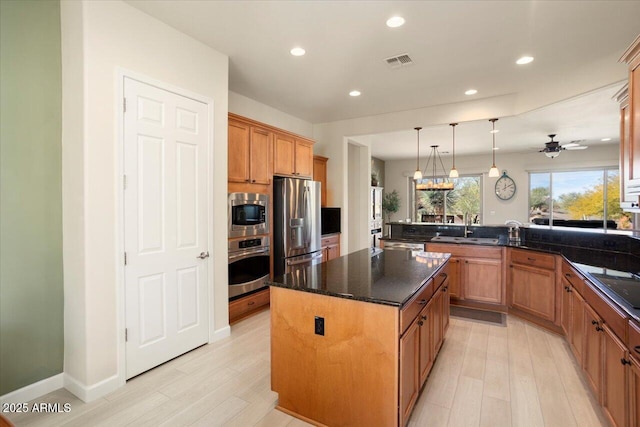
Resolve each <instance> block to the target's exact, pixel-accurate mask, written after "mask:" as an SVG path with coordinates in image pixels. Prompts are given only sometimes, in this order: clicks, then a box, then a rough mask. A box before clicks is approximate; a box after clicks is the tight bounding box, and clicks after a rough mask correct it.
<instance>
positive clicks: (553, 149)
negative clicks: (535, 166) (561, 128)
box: [540, 133, 589, 159]
mask: <svg viewBox="0 0 640 427" xmlns="http://www.w3.org/2000/svg"><path fill="white" fill-rule="evenodd" d="M547 136H548V137H549V138H551V141H549V142H546V143H545V144H544V148H543V149H542V150H540V153H544V155H545V156H547V157H549V158H550V159H553V158H555V157H558V156H559V155H560V152H561V151H562V150H584V149H586V148H589V147H588V146H586V145H580V141H571V142H570V143H568V144H565V145H560V142H558V141H554V140H553V138H555V137H556V134H555V133H552V134H550V135H547Z"/></svg>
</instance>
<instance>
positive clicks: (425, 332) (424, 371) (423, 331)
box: [418, 304, 434, 387]
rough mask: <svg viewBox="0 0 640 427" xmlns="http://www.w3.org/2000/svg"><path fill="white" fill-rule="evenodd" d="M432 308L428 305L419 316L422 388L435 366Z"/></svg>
mask: <svg viewBox="0 0 640 427" xmlns="http://www.w3.org/2000/svg"><path fill="white" fill-rule="evenodd" d="M431 306H432V304H429V305H427V306H426V307H425V308H424V309H422V311H421V312H420V314H419V315H418V326H419V327H420V387H422V385H423V384H424V382H425V381H426V380H427V376H428V375H429V371H431V367H432V366H433V358H434V353H432V352H431V348H432V345H431V340H432V335H431V329H432V326H431V322H433V316H432V313H431Z"/></svg>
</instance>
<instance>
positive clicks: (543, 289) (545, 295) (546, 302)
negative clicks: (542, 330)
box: [510, 264, 556, 322]
mask: <svg viewBox="0 0 640 427" xmlns="http://www.w3.org/2000/svg"><path fill="white" fill-rule="evenodd" d="M510 270H511V292H512V302H511V303H512V305H513V306H514V307H516V308H519V309H520V310H523V311H526V312H528V313H531V314H533V315H535V316H537V317H540V318H542V319H546V320H549V321H551V322H554V321H555V312H556V286H555V283H556V275H555V272H554V271H551V270H546V269H543V268H536V267H529V266H526V265H521V264H512V265H511V268H510Z"/></svg>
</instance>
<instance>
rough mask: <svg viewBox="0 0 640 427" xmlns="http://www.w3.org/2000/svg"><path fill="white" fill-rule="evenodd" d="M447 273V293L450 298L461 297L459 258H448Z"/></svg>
mask: <svg viewBox="0 0 640 427" xmlns="http://www.w3.org/2000/svg"><path fill="white" fill-rule="evenodd" d="M447 274H448V275H449V295H450V296H451V298H458V299H463V295H462V292H460V291H461V289H460V279H461V277H460V276H461V274H460V258H457V257H451V258H449V264H448V267H447Z"/></svg>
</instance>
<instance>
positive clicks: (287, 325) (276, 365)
mask: <svg viewBox="0 0 640 427" xmlns="http://www.w3.org/2000/svg"><path fill="white" fill-rule="evenodd" d="M398 313H399V309H398V308H397V307H392V306H386V305H381V304H373V303H366V302H361V301H355V300H350V299H345V298H336V297H330V296H325V295H319V294H314V293H309V292H302V291H296V290H291V289H285V288H279V287H271V388H272V390H273V391H275V392H277V393H278V395H279V403H278V406H279V407H281V408H283V409H285V410H287V411H289V412H290V413H293V414H297V415H299V416H302V417H304V418H307V419H310V420H314V421H316V422H318V423H322V424H324V425H329V426H356V425H363V426H364V425H368V426H371V425H384V426H397V425H398V363H399V361H398V352H399V348H398V346H399V341H398V337H399V330H398V329H399V327H398V325H399V318H398V315H399V314H398ZM316 316H319V317H323V318H324V333H325V334H324V336H321V335H317V334H315V330H314V319H315V317H316Z"/></svg>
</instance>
